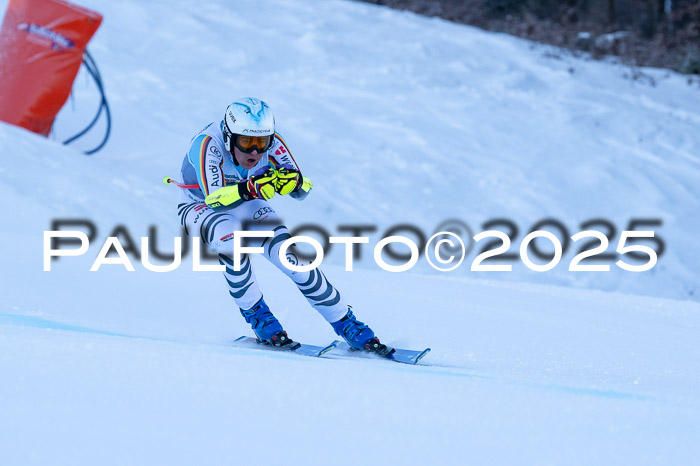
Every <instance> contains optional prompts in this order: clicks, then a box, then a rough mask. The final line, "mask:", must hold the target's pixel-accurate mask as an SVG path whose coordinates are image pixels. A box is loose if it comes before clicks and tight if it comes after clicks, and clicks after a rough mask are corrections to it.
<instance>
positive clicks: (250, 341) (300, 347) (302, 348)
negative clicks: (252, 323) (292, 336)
mask: <svg viewBox="0 0 700 466" xmlns="http://www.w3.org/2000/svg"><path fill="white" fill-rule="evenodd" d="M234 344H236V346H244V347H248V348H256V349H266V350H273V351H288V352H290V353H295V354H301V355H303V356H312V357H315V358H318V357H321V356H323V355H324V354H326V353H327V352H329V351H330V350H332V349H333V348H335V342H333V343H331V344H330V345H328V346H316V345H307V344H303V343H299V342H296V341H295V342H293V343H291V344H290V345H288V346H272V345H266V344H264V343H261V342H260V341H259V340H258V339H257V338H253V337H247V336H245V335H244V336H242V337H239V338H237V339H236V340H234Z"/></svg>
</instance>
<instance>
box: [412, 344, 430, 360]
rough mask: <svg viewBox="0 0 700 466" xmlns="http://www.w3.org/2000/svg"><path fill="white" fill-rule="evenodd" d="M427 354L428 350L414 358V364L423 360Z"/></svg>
mask: <svg viewBox="0 0 700 466" xmlns="http://www.w3.org/2000/svg"><path fill="white" fill-rule="evenodd" d="M428 353H430V348H426V349H424V350H423V352H422V353H421V354H419V355H418V356H416V362H415V364H418V361H420V360H421V359H423V357H424V356H425V355H426V354H428Z"/></svg>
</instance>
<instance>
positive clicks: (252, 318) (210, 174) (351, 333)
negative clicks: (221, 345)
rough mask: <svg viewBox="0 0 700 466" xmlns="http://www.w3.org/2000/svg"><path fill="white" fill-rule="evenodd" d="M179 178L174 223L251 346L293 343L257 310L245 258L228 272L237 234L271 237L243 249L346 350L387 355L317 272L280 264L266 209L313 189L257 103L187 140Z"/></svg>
mask: <svg viewBox="0 0 700 466" xmlns="http://www.w3.org/2000/svg"><path fill="white" fill-rule="evenodd" d="M181 173H182V179H183V183H184V185H189V186H188V187H187V188H183V189H182V190H181V195H180V202H179V203H178V207H177V210H178V215H179V217H180V223H181V224H182V225H183V226H185V229H186V231H187V233H188V234H189V235H190V236H199V237H200V238H202V240H203V241H204V242H205V243H207V244H209V245H210V246H211V247H213V248H214V250H216V252H217V253H218V254H219V261H220V263H221V264H222V265H224V266H226V269H225V271H224V278H225V279H226V282H227V283H228V288H229V293H230V294H231V296H232V297H233V299H234V301H235V303H236V305H238V307H239V308H240V311H241V314H243V318H244V319H245V321H246V322H247V323H249V324H250V325H251V326H252V328H253V331H254V332H255V335H257V337H258V340H260V341H261V342H263V343H266V344H270V345H273V346H279V347H285V346H288V345H290V344H293V343H294V342H293V341H292V340H291V339H290V338H289V337H288V336H287V332H285V331H284V330H283V329H282V325H281V324H280V323H279V321H278V320H277V318H275V316H274V315H273V314H272V312H271V311H270V308H269V307H268V306H267V304H265V300H264V299H263V294H262V292H261V291H260V287H259V286H258V281H257V279H256V278H255V274H254V272H253V268H252V265H251V263H250V258H248V257H247V256H246V255H244V256H243V258H242V260H241V266H240V271H235V270H234V264H233V241H232V239H233V232H234V231H241V230H243V229H244V228H245V229H247V230H255V229H258V230H266V231H270V230H271V231H273V233H274V236H273V237H271V238H251V241H250V243H251V245H252V246H261V247H263V248H264V253H263V256H264V257H265V258H266V259H267V260H269V261H270V262H272V263H273V264H274V265H275V266H276V267H277V268H278V269H280V270H281V271H282V272H284V273H285V274H286V275H287V276H288V277H289V278H290V279H291V280H292V281H293V282H294V283H295V284H296V285H297V287H298V288H299V291H301V293H302V294H303V295H304V297H306V299H307V300H308V302H309V304H311V306H312V307H313V308H314V309H316V310H317V311H318V312H319V313H320V314H321V315H322V316H323V317H324V318H325V319H326V320H327V321H328V322H329V323H330V324H331V326H332V327H333V330H335V332H336V333H337V334H338V335H339V336H341V337H343V339H344V340H345V341H346V342H347V343H348V345H350V346H351V347H352V348H353V349H356V350H365V351H372V352H376V353H378V354H380V355H387V354H388V353H390V352H391V348H388V347H387V346H385V345H383V344H381V343H380V342H379V339H378V338H376V337H375V336H374V332H373V331H372V329H370V328H369V327H368V326H367V325H365V324H363V323H362V322H360V321H358V320H357V319H356V318H355V316H354V315H353V312H352V311H351V310H350V308H349V306H348V305H347V303H346V302H345V300H344V299H343V297H342V295H341V294H340V292H339V291H338V290H337V289H335V287H334V286H333V285H332V284H331V283H330V282H329V281H328V279H327V278H326V276H325V275H324V273H323V272H321V270H319V269H318V268H316V269H314V270H311V271H307V272H293V271H291V270H289V269H288V268H287V267H285V266H284V265H283V264H282V262H281V261H280V258H279V254H278V252H279V248H280V245H281V243H282V242H283V241H284V240H286V239H288V238H290V234H289V232H288V231H287V227H285V226H284V225H283V224H282V222H281V220H280V218H279V217H278V216H277V214H276V213H275V211H274V210H273V209H272V207H270V204H269V203H268V201H269V200H270V199H272V197H273V196H274V195H275V194H278V195H282V196H290V197H292V198H294V199H298V200H303V199H304V198H306V196H308V194H309V192H310V191H311V188H312V187H313V185H312V183H311V180H310V179H309V178H307V177H305V176H302V175H301V171H300V169H299V166H298V165H297V163H296V161H295V160H294V158H293V157H292V154H291V152H290V151H289V148H288V147H287V145H286V143H285V142H284V139H282V136H280V134H279V133H276V132H275V119H274V117H273V115H272V111H271V110H270V108H269V106H268V105H267V104H266V103H265V102H263V101H262V100H260V99H256V98H249V97H248V98H243V99H239V100H236V101H235V102H233V103H232V104H231V105H229V106H228V108H226V113H225V115H224V119H223V120H222V121H221V122H220V123H219V124H216V123H210V124H209V125H207V126H206V127H205V128H204V129H203V130H201V131H200V132H199V133H197V135H195V137H194V138H193V139H192V142H191V143H190V148H189V151H188V152H187V155H185V159H184V161H183V163H182V171H181ZM195 186H196V187H195ZM290 259H291V262H292V263H294V261H293V259H294V258H293V257H289V256H288V257H287V260H290Z"/></svg>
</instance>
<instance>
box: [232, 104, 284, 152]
mask: <svg viewBox="0 0 700 466" xmlns="http://www.w3.org/2000/svg"><path fill="white" fill-rule="evenodd" d="M221 131H222V132H223V133H224V143H225V144H226V147H227V148H228V150H229V152H230V153H231V154H233V147H234V145H235V143H236V139H237V138H238V136H251V137H255V138H257V137H260V136H269V137H268V138H265V140H266V141H267V144H266V146H265V147H258V150H259V151H261V152H262V151H265V150H267V149H269V147H270V145H271V144H272V139H273V138H274V135H275V117H274V115H273V114H272V110H270V107H269V106H268V105H267V104H266V103H265V102H263V101H262V100H260V99H257V98H255V97H244V98H242V99H238V100H236V101H234V102H233V103H232V104H231V105H229V106H228V107H227V108H226V114H225V115H224V120H223V121H222V125H221Z"/></svg>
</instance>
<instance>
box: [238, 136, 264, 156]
mask: <svg viewBox="0 0 700 466" xmlns="http://www.w3.org/2000/svg"><path fill="white" fill-rule="evenodd" d="M273 139H274V135H271V136H242V135H237V136H234V145H235V146H236V147H238V150H240V151H241V152H243V153H246V154H249V153H251V152H253V151H254V150H256V149H257V151H258V152H266V151H267V150H268V149H269V148H270V146H271V145H272V140H273Z"/></svg>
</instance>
